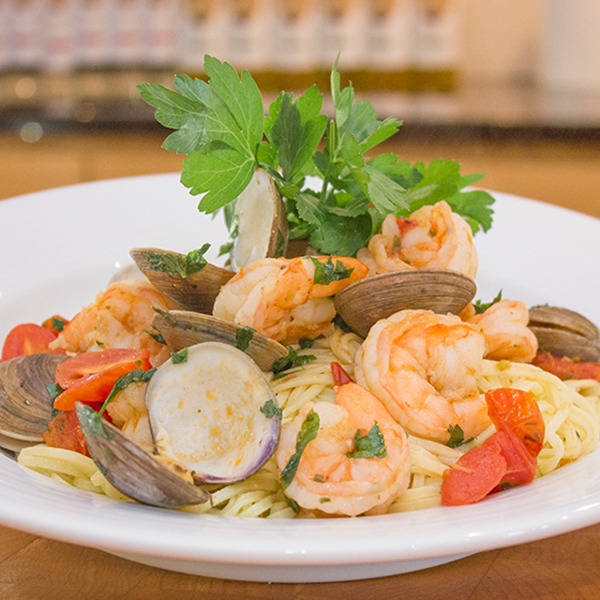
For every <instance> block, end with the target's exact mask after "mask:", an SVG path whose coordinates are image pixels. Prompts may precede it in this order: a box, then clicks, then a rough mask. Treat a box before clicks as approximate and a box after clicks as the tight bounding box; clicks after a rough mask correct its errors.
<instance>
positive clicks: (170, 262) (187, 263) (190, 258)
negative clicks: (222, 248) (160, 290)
mask: <svg viewBox="0 0 600 600" xmlns="http://www.w3.org/2000/svg"><path fill="white" fill-rule="evenodd" d="M209 248H210V244H204V246H202V248H198V249H197V250H192V251H191V252H188V253H187V254H178V253H177V252H160V253H159V252H152V251H151V250H142V252H141V253H140V254H141V256H142V258H143V259H144V260H145V261H146V262H147V263H148V267H149V268H150V269H151V270H152V271H159V272H160V273H166V274H167V275H178V276H180V277H183V278H184V279H185V278H186V277H187V276H188V275H191V274H192V273H198V272H199V271H202V269H204V267H205V266H206V265H207V262H206V259H205V258H204V254H205V252H206V251H207V250H208V249H209Z"/></svg>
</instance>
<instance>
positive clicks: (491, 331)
mask: <svg viewBox="0 0 600 600" xmlns="http://www.w3.org/2000/svg"><path fill="white" fill-rule="evenodd" d="M466 322H467V323H471V324H473V325H475V326H476V327H479V329H480V330H481V332H482V333H483V336H484V338H485V358H489V359H490V360H512V361H514V362H525V363H529V362H531V361H532V360H533V359H534V357H535V355H536V354H537V349H538V342H537V338H536V337H535V334H534V333H533V331H531V329H529V328H528V327H527V323H529V310H528V309H527V306H526V305H525V304H524V303H523V302H518V301H515V300H500V301H499V302H496V303H495V304H492V306H490V307H489V308H488V309H487V310H486V311H485V312H483V313H481V314H478V315H474V316H472V317H469V318H467V319H466Z"/></svg>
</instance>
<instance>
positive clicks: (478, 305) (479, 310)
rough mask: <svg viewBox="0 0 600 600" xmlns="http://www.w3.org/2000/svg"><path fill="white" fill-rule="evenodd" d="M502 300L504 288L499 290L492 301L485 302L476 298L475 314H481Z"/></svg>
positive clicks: (474, 304)
mask: <svg viewBox="0 0 600 600" xmlns="http://www.w3.org/2000/svg"><path fill="white" fill-rule="evenodd" d="M500 300H502V290H500V291H499V292H498V295H497V296H496V297H495V298H494V299H493V300H492V301H491V302H487V303H483V302H482V301H481V300H476V301H475V302H473V308H474V309H475V314H476V315H480V314H481V313H484V312H485V311H486V310H487V309H488V308H490V306H493V305H494V304H496V303H497V302H500Z"/></svg>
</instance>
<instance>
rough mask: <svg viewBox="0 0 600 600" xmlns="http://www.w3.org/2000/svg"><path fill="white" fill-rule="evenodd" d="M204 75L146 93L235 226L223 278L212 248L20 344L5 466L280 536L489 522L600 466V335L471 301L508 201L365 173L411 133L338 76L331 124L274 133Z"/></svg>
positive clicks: (562, 316)
mask: <svg viewBox="0 0 600 600" xmlns="http://www.w3.org/2000/svg"><path fill="white" fill-rule="evenodd" d="M205 71H206V74H207V75H208V77H209V81H208V83H206V82H203V81H200V80H193V79H191V78H190V77H188V76H184V75H180V76H177V77H176V79H175V83H176V88H177V90H176V91H173V90H166V89H165V88H163V87H162V86H159V85H157V84H143V85H142V86H140V91H141V93H142V97H143V98H144V100H146V101H147V102H148V103H150V104H151V105H152V106H154V107H155V108H156V109H157V113H156V115H157V118H158V119H159V120H160V121H161V122H164V124H165V125H166V126H168V127H171V128H173V129H177V130H180V131H175V132H174V133H173V134H172V135H170V136H169V137H168V138H167V141H166V142H165V145H164V147H165V148H168V149H170V150H174V151H176V152H178V153H181V154H186V155H187V157H186V159H185V161H184V166H183V173H182V183H183V184H184V185H185V186H187V187H189V188H190V191H191V193H192V194H200V193H202V194H203V196H202V199H201V201H200V204H199V209H200V210H201V211H204V212H207V213H214V212H216V211H217V210H220V209H223V214H224V217H225V220H226V223H227V225H228V229H229V232H230V236H231V239H230V240H229V242H228V243H227V244H225V245H224V246H223V248H222V252H223V253H225V254H227V253H228V254H229V259H228V262H227V265H226V267H219V266H217V265H213V264H210V263H209V262H207V260H206V259H205V258H204V253H205V252H206V251H207V249H208V244H205V245H204V246H202V247H200V248H198V249H196V250H192V251H190V252H188V253H187V254H185V255H184V254H179V253H177V252H173V251H171V250H163V249H159V248H133V249H132V250H131V252H130V254H131V256H132V258H133V259H134V262H135V263H136V265H137V267H138V268H139V279H124V280H117V281H115V282H113V283H111V284H110V285H109V286H108V288H107V289H106V290H103V291H101V292H100V293H99V294H98V295H97V296H96V298H95V299H94V300H93V301H92V302H91V303H90V304H89V305H87V306H85V307H83V308H82V310H81V311H80V312H79V313H78V314H76V315H74V316H73V317H72V318H70V319H64V318H62V317H59V316H54V317H52V318H50V319H48V320H47V321H46V322H44V324H43V326H42V325H36V324H31V323H24V324H21V325H17V326H16V327H15V328H14V329H13V330H11V332H10V333H9V335H8V337H7V339H6V341H5V342H4V346H3V349H2V357H1V360H0V382H1V383H2V385H1V386H0V409H2V410H0V446H2V445H3V444H8V443H10V445H8V446H6V447H7V448H9V449H11V450H15V451H16V452H18V457H17V460H18V462H19V464H21V465H23V466H24V467H27V468H29V469H33V470H35V471H38V472H39V473H42V474H44V475H47V476H49V477H51V478H53V479H55V480H57V481H59V482H62V483H66V484H68V485H71V486H75V487H77V488H79V489H82V490H85V491H87V492H94V493H99V494H105V495H107V496H110V497H111V498H115V499H117V500H123V501H127V500H133V501H138V502H143V503H145V504H149V505H152V506H156V507H160V508H170V509H172V508H178V509H182V510H185V511H189V512H194V513H211V514H221V515H231V516H242V517H263V518H295V517H305V518H317V517H319V518H320V517H333V516H338V517H355V516H359V515H379V514H384V513H393V512H401V511H409V510H417V509H426V508H430V507H434V506H440V505H442V506H444V507H446V506H455V505H463V504H471V503H474V502H479V501H485V499H486V498H487V497H488V496H490V495H497V494H505V493H510V491H506V490H508V489H509V488H512V487H515V486H517V485H525V484H528V483H530V482H531V481H533V480H534V479H535V478H536V477H542V476H547V475H549V474H551V473H552V472H553V471H555V470H556V469H559V468H561V467H563V466H564V465H566V464H568V463H569V462H572V461H575V460H578V459H579V458H580V457H582V456H584V455H586V454H588V453H590V452H592V451H593V450H594V449H595V448H596V446H597V444H598V439H599V436H600V364H599V363H598V362H597V361H598V359H599V356H600V343H599V342H600V332H598V329H597V328H596V326H595V325H593V324H592V323H590V322H589V321H588V320H587V319H585V317H583V316H582V315H577V314H576V313H572V312H571V311H568V310H566V309H562V308H556V307H541V308H540V307H537V308H536V307H534V308H531V309H530V308H528V307H527V306H526V305H525V304H524V303H523V302H521V301H519V299H507V298H502V294H499V295H498V296H497V297H496V298H495V299H494V300H493V301H492V302H490V303H489V304H482V302H481V301H474V298H475V295H476V285H475V280H476V277H477V270H478V267H479V259H478V256H477V252H476V248H475V244H474V241H473V236H474V234H476V233H477V232H478V231H480V230H481V231H484V232H485V231H487V230H488V229H489V228H490V227H491V224H492V214H493V211H492V210H491V208H490V206H491V205H492V204H493V202H494V199H493V198H492V197H491V196H490V194H488V193H487V192H485V191H483V190H475V189H469V188H468V187H467V186H472V185H473V184H474V183H476V182H477V181H478V180H479V179H481V177H482V175H481V174H477V175H461V174H460V171H459V165H458V164H457V163H454V162H453V161H441V160H439V161H434V162H433V163H431V164H430V165H425V164H423V163H416V164H414V165H411V164H410V163H408V162H404V161H401V160H399V159H398V157H397V156H395V155H390V154H382V155H379V156H376V157H375V158H370V156H367V153H368V152H370V151H371V150H372V149H373V147H374V146H376V145H377V144H378V143H380V142H381V141H383V140H385V139H387V138H389V137H390V136H392V135H393V134H394V133H395V132H396V131H397V129H398V127H399V126H400V124H401V123H400V122H399V121H397V120H396V119H393V118H390V119H385V120H383V121H380V120H379V119H378V118H377V116H376V114H375V111H374V109H373V107H372V106H370V105H369V104H368V103H366V102H364V101H359V102H354V92H353V89H352V87H351V86H349V87H347V88H344V89H343V90H342V89H340V77H339V73H337V66H334V68H333V70H332V75H331V95H332V100H333V105H334V112H335V118H333V119H328V117H327V116H326V115H322V114H320V111H321V105H322V100H323V98H322V95H321V93H320V92H319V91H318V90H317V89H316V88H315V87H313V88H311V89H309V90H308V91H307V92H306V93H305V94H304V95H303V96H301V97H300V98H298V99H297V100H294V97H293V94H290V93H287V92H282V94H281V95H280V96H279V97H278V98H277V100H275V101H274V102H273V104H272V105H271V106H270V107H269V110H268V116H265V114H266V113H265V110H264V108H263V105H262V100H261V96H260V92H259V90H258V88H257V86H256V84H255V82H254V81H253V80H252V78H251V76H250V75H249V74H248V73H247V72H244V74H243V75H242V76H241V77H239V76H238V75H237V73H236V72H235V70H234V69H233V67H231V65H227V64H226V63H221V62H220V61H218V60H217V59H214V58H213V57H206V61H205ZM232 90H234V91H232ZM190 115H192V117H190ZM215 124H217V125H215ZM321 139H323V145H322V146H319V142H320V141H321ZM321 147H322V148H323V149H322V150H320V149H319V150H318V149H317V148H321ZM309 175H318V176H319V177H320V179H321V181H320V184H319V186H318V188H319V189H317V190H314V189H310V187H308V186H307V181H306V180H307V179H308V176H309ZM292 240H303V241H304V242H305V243H304V246H303V248H302V250H300V251H299V252H294V251H293V250H292V247H291V246H292V245H291V244H289V242H290V241H292ZM224 241H225V240H224ZM553 373H555V374H553ZM23 391H25V393H24V392H23ZM4 409H6V410H4ZM34 409H35V410H34ZM4 414H10V415H17V418H15V419H12V420H10V421H9V422H8V423H7V422H6V421H5V420H4V417H3V415H4ZM40 415H41V416H40ZM42 442H43V443H42Z"/></svg>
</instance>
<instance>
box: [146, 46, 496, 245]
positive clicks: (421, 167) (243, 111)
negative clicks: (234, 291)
mask: <svg viewBox="0 0 600 600" xmlns="http://www.w3.org/2000/svg"><path fill="white" fill-rule="evenodd" d="M204 71H205V73H206V75H207V76H208V82H205V81H202V80H200V79H192V78H191V77H189V76H188V75H176V76H175V90H170V89H168V88H166V87H164V86H162V85H160V84H151V83H143V84H141V85H140V86H138V89H139V90H140V94H141V97H142V98H143V99H144V100H145V101H146V102H147V103H148V104H150V105H151V106H153V107H155V108H156V113H155V116H156V120H157V121H158V122H159V123H161V124H162V125H164V126H165V127H167V128H169V129H173V130H175V131H174V132H173V133H171V134H170V135H169V136H168V137H167V139H166V140H165V142H164V144H163V147H164V148H166V149H167V150H172V151H175V152H177V153H180V154H186V155H187V157H186V158H185V160H184V162H183V170H182V177H181V181H182V183H183V184H184V185H185V186H186V187H188V188H190V193H191V194H193V195H197V194H204V196H203V197H202V200H201V201H200V203H199V205H198V208H199V210H201V211H203V212H206V213H213V212H215V211H217V210H218V209H219V208H221V207H225V208H226V220H231V208H230V207H231V206H232V205H233V203H234V201H235V199H236V198H237V197H238V196H239V195H240V193H241V192H242V191H243V190H244V189H245V188H246V186H247V185H248V184H249V183H250V180H251V179H252V175H253V173H254V171H255V169H256V168H262V169H264V170H266V171H267V172H268V173H269V174H270V175H271V177H272V178H273V180H274V181H275V184H276V185H277V187H278V189H279V192H280V194H281V195H282V197H283V198H284V201H285V205H286V210H287V217H288V222H289V225H290V232H289V235H290V239H295V238H308V241H309V243H310V245H311V246H312V247H313V248H315V249H317V250H319V251H320V252H322V253H323V254H339V255H345V256H353V255H355V254H356V252H357V251H358V250H359V249H360V248H361V247H363V246H366V245H367V243H368V241H369V239H370V237H371V236H372V235H373V234H375V233H376V232H378V230H379V229H380V226H381V223H382V221H383V219H384V218H385V216H387V215H388V214H395V215H397V216H407V215H409V214H410V213H411V212H413V211H414V210H416V209H417V208H420V207H421V206H423V205H426V204H434V203H436V202H438V201H439V200H446V201H447V202H448V204H449V205H450V206H451V207H452V209H453V210H454V211H455V212H457V213H458V214H460V215H462V216H463V217H464V218H465V219H466V220H467V222H468V223H469V225H470V226H471V228H472V230H473V232H474V233H475V232H477V231H478V230H480V229H482V230H483V231H487V230H488V229H489V228H490V227H491V224H492V214H493V212H492V210H491V208H490V206H491V204H492V203H493V202H494V200H493V198H492V196H491V195H490V194H488V193H487V192H484V191H480V190H475V191H469V192H463V191H462V190H463V189H464V188H465V187H466V186H469V185H472V184H474V183H476V182H477V181H479V180H480V179H482V177H483V174H476V175H467V176H463V175H461V174H460V165H458V163H456V162H453V161H450V160H435V161H433V162H432V163H430V164H429V165H425V164H424V163H415V164H411V163H410V162H407V161H401V160H399V158H398V156H396V155H394V154H380V155H378V156H375V158H367V157H366V155H367V153H372V152H373V148H375V147H376V146H377V145H378V144H380V143H381V142H384V141H385V140H387V139H388V138H390V137H391V136H393V135H394V134H395V133H396V132H397V131H398V129H399V128H400V126H401V125H402V123H401V121H399V120H397V119H395V118H391V117H390V118H387V119H384V120H379V119H378V118H377V115H376V113H375V109H374V108H373V106H372V105H371V104H370V103H369V102H367V101H364V100H359V101H355V99H354V89H353V87H352V85H349V86H347V87H345V88H341V86H340V74H339V73H338V70H337V61H336V63H335V64H334V66H333V69H332V71H331V80H330V81H331V96H332V99H333V107H334V118H333V119H331V120H329V122H328V120H327V116H326V115H324V114H321V110H322V105H323V95H322V93H321V92H320V91H319V90H318V88H317V87H316V86H312V87H311V88H309V89H308V90H307V91H306V92H305V93H304V94H302V95H301V96H299V97H297V98H296V97H295V96H294V94H292V93H290V92H282V93H281V94H280V95H279V96H278V97H277V99H276V100H275V101H274V102H272V103H271V105H270V106H269V110H268V114H267V115H266V116H264V108H263V104H262V98H261V94H260V91H259V89H258V87H257V85H256V82H255V81H254V80H253V79H252V76H251V75H250V73H249V72H248V71H243V72H242V73H241V75H238V74H237V73H236V71H235V69H234V68H233V67H232V66H231V65H230V64H228V63H226V62H220V61H219V60H217V59H216V58H213V57H211V56H206V57H205V61H204ZM320 144H321V146H319V145H320ZM318 147H322V149H320V150H317V148H318ZM307 175H316V176H318V177H320V178H321V180H322V182H323V183H322V186H321V189H320V190H319V191H314V190H311V189H310V188H309V187H307V186H306V185H305V178H306V176H307ZM228 213H229V217H227V214H228ZM228 225H231V223H228ZM230 231H231V227H230Z"/></svg>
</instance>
